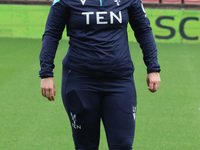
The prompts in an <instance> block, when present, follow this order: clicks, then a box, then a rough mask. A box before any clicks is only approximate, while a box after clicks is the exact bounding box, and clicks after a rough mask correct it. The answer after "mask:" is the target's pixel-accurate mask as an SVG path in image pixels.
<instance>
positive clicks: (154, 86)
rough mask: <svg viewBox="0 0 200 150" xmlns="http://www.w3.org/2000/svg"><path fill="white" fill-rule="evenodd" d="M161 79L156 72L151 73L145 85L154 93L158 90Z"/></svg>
mask: <svg viewBox="0 0 200 150" xmlns="http://www.w3.org/2000/svg"><path fill="white" fill-rule="evenodd" d="M160 82H161V79H160V74H159V73H158V72H151V73H149V74H148V75H147V85H148V89H149V90H150V91H151V92H156V91H157V90H158V88H159V85H160Z"/></svg>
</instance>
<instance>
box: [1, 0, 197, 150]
mask: <svg viewBox="0 0 200 150" xmlns="http://www.w3.org/2000/svg"><path fill="white" fill-rule="evenodd" d="M51 3H52V1H51V0H0V135H1V136H0V150H56V149H59V150H66V149H67V150H73V149H74V144H73V140H72V133H71V127H70V123H69V119H68V117H67V114H66V112H65V109H64V107H63V104H62V99H61V94H60V93H61V92H60V87H61V74H62V71H61V69H62V65H61V64H62V59H63V58H64V56H65V55H66V53H67V49H68V38H67V36H66V31H64V32H63V39H62V40H61V41H60V44H59V47H58V50H57V54H56V58H55V66H56V68H55V69H54V75H55V77H54V79H55V84H56V88H57V96H56V100H55V101H54V102H49V101H48V100H46V99H45V98H44V97H42V95H41V93H40V78H39V74H38V72H39V70H40V66H39V54H40V50H41V45H42V34H43V32H44V28H45V23H46V19H47V16H48V12H49V9H50V6H51ZM143 3H144V8H145V10H146V13H147V16H148V18H149V19H150V22H151V26H152V30H153V33H154V36H155V40H156V43H157V48H158V60H159V64H160V65H161V69H162V71H161V79H162V83H161V86H160V89H159V90H158V92H156V93H154V94H152V93H150V92H149V91H148V89H147V85H146V67H145V65H144V63H143V60H142V52H141V50H140V48H139V45H138V43H137V42H136V40H135V38H134V32H133V31H132V30H131V28H130V26H128V36H129V44H130V52H131V56H132V60H133V62H134V66H135V73H134V77H135V82H136V89H137V98H138V106H137V117H136V133H135V141H134V146H133V149H134V150H188V149H190V150H200V77H199V75H200V0H143ZM101 129H102V130H101V139H100V148H99V149H100V150H108V147H107V142H106V135H105V132H104V129H103V125H102V127H101Z"/></svg>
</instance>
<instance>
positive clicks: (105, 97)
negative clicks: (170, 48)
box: [40, 0, 160, 150]
mask: <svg viewBox="0 0 200 150" xmlns="http://www.w3.org/2000/svg"><path fill="white" fill-rule="evenodd" d="M128 23H130V25H131V27H132V29H133V30H134V33H135V37H136V39H137V41H138V42H139V44H140V47H141V49H142V52H143V56H144V62H145V64H146V66H147V84H148V88H149V90H150V91H151V92H155V91H157V90H158V88H159V84H160V75H159V72H160V66H159V64H158V61H157V48H156V44H155V40H154V37H153V34H152V30H151V27H150V23H149V20H148V18H147V16H146V13H145V11H144V8H143V5H142V2H141V1H140V0H54V2H53V5H52V7H51V10H50V12H49V17H48V20H47V23H46V29H45V33H44V35H43V45H42V51H41V54H40V65H41V70H40V77H41V78H42V80H41V92H42V95H43V96H44V97H46V98H48V99H49V100H50V101H52V100H54V96H55V92H56V91H55V85H54V81H53V68H54V57H55V53H56V50H57V46H58V41H59V40H60V39H61V37H62V32H63V30H64V28H65V26H66V27H67V35H68V36H69V37H70V40H69V49H68V53H67V55H66V56H65V58H64V59H63V75H62V99H63V103H64V106H65V108H66V111H67V113H68V116H69V118H70V122H71V127H72V132H73V139H74V143H75V149H76V150H97V149H98V146H99V133H100V120H101V119H102V121H103V124H104V127H105V131H106V136H107V141H108V146H109V149H110V150H131V149H132V143H133V139H134V131H135V114H136V104H137V102H136V91H135V85H134V79H133V72H134V67H133V64H132V60H131V57H130V52H129V46H128V37H127V24H128Z"/></svg>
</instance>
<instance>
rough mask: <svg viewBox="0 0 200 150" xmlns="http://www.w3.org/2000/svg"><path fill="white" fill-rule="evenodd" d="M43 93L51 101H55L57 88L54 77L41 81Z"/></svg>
mask: <svg viewBox="0 0 200 150" xmlns="http://www.w3.org/2000/svg"><path fill="white" fill-rule="evenodd" d="M41 93H42V95H43V96H44V97H46V98H47V99H48V100H49V101H54V100H55V98H54V96H55V95H56V88H55V84H54V80H53V77H48V78H43V79H41Z"/></svg>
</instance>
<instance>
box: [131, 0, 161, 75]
mask: <svg viewBox="0 0 200 150" xmlns="http://www.w3.org/2000/svg"><path fill="white" fill-rule="evenodd" d="M129 23H130V25H131V27H132V29H133V31H134V34H135V37H136V39H137V42H138V43H139V44H140V47H141V49H142V52H143V60H144V62H145V65H146V66H147V73H151V72H160V65H159V64H158V59H157V48H156V43H155V39H154V37H153V33H152V28H151V26H150V22H149V19H148V18H147V15H146V12H145V10H144V7H143V4H142V1H141V0H133V2H132V5H131V7H130V8H129Z"/></svg>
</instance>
